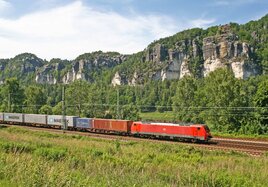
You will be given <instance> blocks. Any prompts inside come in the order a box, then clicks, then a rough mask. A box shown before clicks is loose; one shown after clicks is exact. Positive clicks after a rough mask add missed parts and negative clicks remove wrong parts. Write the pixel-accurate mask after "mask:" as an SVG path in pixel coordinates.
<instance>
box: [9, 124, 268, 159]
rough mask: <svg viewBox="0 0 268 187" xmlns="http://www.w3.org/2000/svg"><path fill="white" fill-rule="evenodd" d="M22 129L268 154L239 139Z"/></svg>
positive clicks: (266, 146) (260, 144)
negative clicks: (196, 140)
mask: <svg viewBox="0 0 268 187" xmlns="http://www.w3.org/2000/svg"><path fill="white" fill-rule="evenodd" d="M4 126H6V127H11V126H14V125H7V124H5V125H4ZM18 127H22V128H27V129H30V130H33V131H46V132H53V133H61V134H62V133H63V132H64V133H65V134H67V135H81V136H90V137H94V138H102V139H120V140H126V141H127V140H132V141H154V142H162V143H173V144H175V143H176V144H184V145H190V146H193V147H199V148H206V149H209V150H221V151H235V152H242V153H246V154H248V155H251V156H261V155H263V154H265V153H268V142H267V141H256V140H243V139H239V138H230V139H228V138H212V140H211V141H210V142H209V143H206V144H205V143H189V142H179V141H172V140H161V139H151V138H150V139H148V138H141V137H132V136H118V135H113V134H97V133H90V132H79V131H62V130H60V129H52V128H44V127H33V126H18Z"/></svg>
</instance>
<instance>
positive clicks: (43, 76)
mask: <svg viewBox="0 0 268 187" xmlns="http://www.w3.org/2000/svg"><path fill="white" fill-rule="evenodd" d="M53 70H55V66H53V65H45V66H44V67H43V68H42V69H40V70H39V71H38V72H37V73H36V77H35V81H36V82H37V83H39V84H45V83H46V84H56V83H57V79H56V78H55V76H54V75H53V74H52V72H53Z"/></svg>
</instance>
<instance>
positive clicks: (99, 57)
mask: <svg viewBox="0 0 268 187" xmlns="http://www.w3.org/2000/svg"><path fill="white" fill-rule="evenodd" d="M123 60H126V56H124V55H120V54H119V55H113V56H109V54H106V53H102V52H96V53H92V54H91V53H87V54H84V55H81V57H79V58H78V59H76V60H74V61H67V60H60V59H53V60H51V62H50V63H49V65H46V66H44V67H42V68H40V69H39V70H38V72H37V73H36V78H35V81H36V82H37V83H41V84H43V83H49V84H55V83H64V84H69V83H71V82H73V81H75V80H85V81H92V78H91V77H90V73H92V72H93V71H99V70H101V69H109V68H113V67H115V66H117V65H119V64H121V63H122V62H123ZM64 72H65V73H64Z"/></svg>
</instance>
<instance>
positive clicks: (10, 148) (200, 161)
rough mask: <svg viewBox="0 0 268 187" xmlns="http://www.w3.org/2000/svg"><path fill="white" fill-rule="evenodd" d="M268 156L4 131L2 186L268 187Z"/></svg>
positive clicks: (0, 155)
mask: <svg viewBox="0 0 268 187" xmlns="http://www.w3.org/2000/svg"><path fill="white" fill-rule="evenodd" d="M267 174H268V154H266V155H263V156H261V157H252V156H248V155H245V154H242V153H236V152H221V151H209V150H202V149H200V148H194V147H192V146H190V145H176V144H167V143H164V142H163V143H159V142H145V141H125V140H122V139H120V137H119V138H118V139H117V140H108V139H98V138H94V137H85V136H78V135H66V134H59V133H52V132H40V131H31V130H29V129H24V128H21V127H3V126H2V127H1V128H0V186H8V187H9V186H25V187H31V186H72V187H73V186H94V187H95V186H161V187H162V186H250V187H252V186H267V184H268V178H267Z"/></svg>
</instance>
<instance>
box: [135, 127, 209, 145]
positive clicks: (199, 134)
mask: <svg viewBox="0 0 268 187" xmlns="http://www.w3.org/2000/svg"><path fill="white" fill-rule="evenodd" d="M131 134H134V135H147V136H151V135H153V136H157V137H168V138H171V139H179V140H191V141H193V142H196V141H208V140H209V139H210V138H212V136H211V134H210V130H209V128H208V126H207V125H202V124H173V123H143V122H134V123H133V124H132V126H131Z"/></svg>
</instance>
